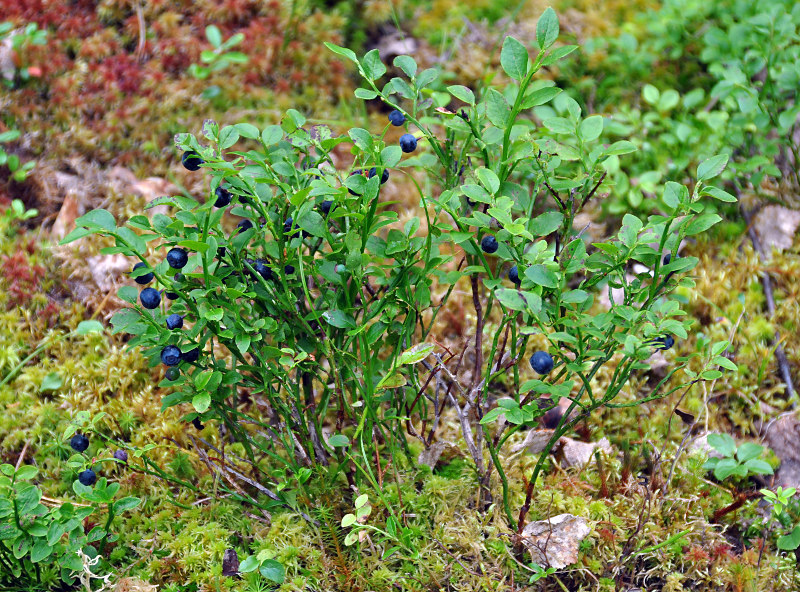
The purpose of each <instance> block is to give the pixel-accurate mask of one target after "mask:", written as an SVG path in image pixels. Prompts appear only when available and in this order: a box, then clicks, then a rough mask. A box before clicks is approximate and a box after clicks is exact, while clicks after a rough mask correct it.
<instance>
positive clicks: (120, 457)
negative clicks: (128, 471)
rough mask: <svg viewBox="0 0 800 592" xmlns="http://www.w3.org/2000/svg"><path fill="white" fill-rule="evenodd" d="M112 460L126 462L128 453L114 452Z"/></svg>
mask: <svg viewBox="0 0 800 592" xmlns="http://www.w3.org/2000/svg"><path fill="white" fill-rule="evenodd" d="M114 458H116V459H117V460H121V461H122V462H128V451H127V450H115V451H114Z"/></svg>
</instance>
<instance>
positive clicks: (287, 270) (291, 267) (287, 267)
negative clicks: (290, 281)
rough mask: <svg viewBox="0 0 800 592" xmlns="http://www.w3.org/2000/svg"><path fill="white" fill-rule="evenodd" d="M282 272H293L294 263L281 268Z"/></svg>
mask: <svg viewBox="0 0 800 592" xmlns="http://www.w3.org/2000/svg"><path fill="white" fill-rule="evenodd" d="M283 272H284V273H285V274H286V275H292V274H293V273H294V265H287V266H286V267H284V268H283Z"/></svg>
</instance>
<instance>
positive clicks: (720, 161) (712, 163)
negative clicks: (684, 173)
mask: <svg viewBox="0 0 800 592" xmlns="http://www.w3.org/2000/svg"><path fill="white" fill-rule="evenodd" d="M727 164H728V155H727V154H718V155H717V156H712V157H711V158H709V159H708V160H704V161H703V162H701V163H700V164H699V165H698V166H697V180H698V181H706V180H708V179H713V178H714V177H716V176H717V175H719V174H720V173H721V172H722V171H724V170H725V167H726V166H727Z"/></svg>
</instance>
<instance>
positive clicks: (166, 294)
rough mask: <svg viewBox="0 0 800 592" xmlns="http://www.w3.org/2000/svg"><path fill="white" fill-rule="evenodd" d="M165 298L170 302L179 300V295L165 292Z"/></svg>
mask: <svg viewBox="0 0 800 592" xmlns="http://www.w3.org/2000/svg"><path fill="white" fill-rule="evenodd" d="M164 296H166V297H167V298H168V299H170V300H177V299H178V296H179V294H178V293H177V292H164Z"/></svg>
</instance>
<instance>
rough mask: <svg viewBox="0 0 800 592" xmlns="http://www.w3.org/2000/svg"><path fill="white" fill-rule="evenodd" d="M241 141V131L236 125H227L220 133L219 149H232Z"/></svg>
mask: <svg viewBox="0 0 800 592" xmlns="http://www.w3.org/2000/svg"><path fill="white" fill-rule="evenodd" d="M238 141H239V130H238V129H236V126H234V125H226V126H225V127H223V128H222V129H221V130H220V131H219V147H220V148H221V149H222V150H225V149H227V148H230V147H231V146H233V145H234V144H235V143H236V142H238Z"/></svg>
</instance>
